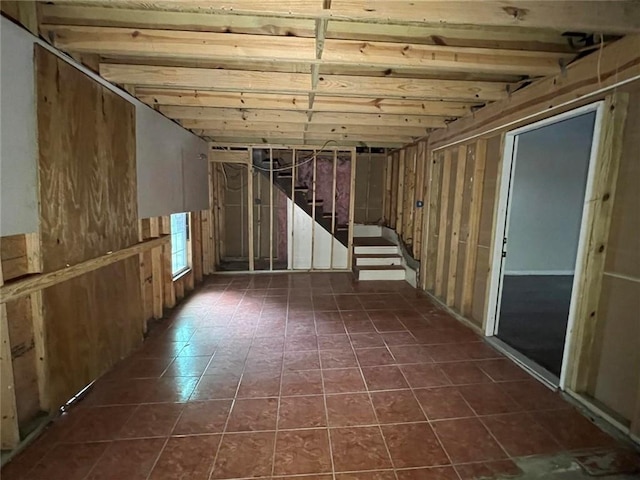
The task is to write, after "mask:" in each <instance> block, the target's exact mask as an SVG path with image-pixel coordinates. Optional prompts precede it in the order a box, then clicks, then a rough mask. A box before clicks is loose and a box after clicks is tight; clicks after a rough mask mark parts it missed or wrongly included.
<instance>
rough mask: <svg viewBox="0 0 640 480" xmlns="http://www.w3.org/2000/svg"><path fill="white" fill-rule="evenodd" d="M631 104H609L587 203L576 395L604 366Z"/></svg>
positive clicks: (614, 98) (572, 379)
mask: <svg viewBox="0 0 640 480" xmlns="http://www.w3.org/2000/svg"><path fill="white" fill-rule="evenodd" d="M628 102H629V96H628V94H626V93H615V94H613V95H610V96H608V97H607V98H606V100H605V105H604V113H603V118H602V126H601V133H600V143H599V145H598V153H597V157H596V166H595V174H594V185H593V189H592V192H591V198H589V199H588V202H587V203H588V204H589V205H590V208H589V209H588V210H587V212H586V213H585V214H586V215H587V222H586V225H588V226H589V227H588V228H589V231H588V232H587V242H586V247H585V249H584V252H583V254H582V258H581V259H579V264H581V265H582V272H583V273H582V277H581V282H580V285H579V286H578V292H580V293H579V295H578V298H577V300H576V302H577V305H578V306H577V309H576V313H575V324H574V328H573V331H572V332H569V335H571V337H570V338H571V350H570V352H569V355H570V362H569V373H568V376H567V379H568V384H569V387H570V388H571V389H572V390H573V391H574V392H577V393H582V392H586V391H588V389H589V387H590V386H591V385H592V384H593V382H594V381H595V379H596V377H597V372H598V367H599V364H600V362H599V359H600V350H601V348H600V344H601V343H600V342H601V341H602V334H601V330H602V318H601V315H600V312H599V309H598V308H599V301H600V292H601V289H602V277H603V273H604V265H605V259H606V255H607V250H608V249H607V246H608V240H609V230H610V226H611V214H612V211H613V206H614V203H615V195H616V185H617V180H618V171H619V167H620V157H621V155H622V143H623V132H624V126H625V121H626V117H627V105H628Z"/></svg>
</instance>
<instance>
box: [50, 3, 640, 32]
mask: <svg viewBox="0 0 640 480" xmlns="http://www.w3.org/2000/svg"><path fill="white" fill-rule="evenodd" d="M56 3H60V4H66V5H79V6H87V5H109V6H112V7H120V8H131V9H138V10H139V9H149V10H152V11H153V10H165V11H178V12H193V13H235V14H243V15H272V16H279V17H296V18H297V17H301V18H316V17H319V18H322V17H324V18H338V19H345V20H360V21H381V20H382V21H387V22H392V23H410V24H416V23H421V22H422V23H430V24H435V25H442V24H445V25H488V26H508V27H532V28H542V29H549V30H557V31H561V32H564V31H586V32H594V31H596V32H597V31H602V32H607V33H616V32H617V33H632V32H638V31H640V20H639V19H638V17H637V15H634V12H635V9H634V8H635V5H634V1H633V0H622V1H617V2H609V1H606V0H604V1H603V0H599V1H592V2H589V8H584V4H583V3H582V2H580V1H575V0H558V1H555V2H539V1H535V0H524V1H519V2H518V3H517V6H509V5H506V6H505V4H504V3H503V2H501V1H499V0H485V1H482V2H468V1H463V0H441V1H436V0H366V1H362V0H332V2H331V8H330V9H324V8H323V6H324V3H323V2H322V1H320V0H288V1H286V2H282V1H281V0H262V1H260V2H256V1H254V0H227V1H225V2H216V3H210V2H175V3H174V2H155V3H153V2H151V3H150V2H144V1H130V0H95V1H90V2H88V1H70V0H64V1H60V2H56Z"/></svg>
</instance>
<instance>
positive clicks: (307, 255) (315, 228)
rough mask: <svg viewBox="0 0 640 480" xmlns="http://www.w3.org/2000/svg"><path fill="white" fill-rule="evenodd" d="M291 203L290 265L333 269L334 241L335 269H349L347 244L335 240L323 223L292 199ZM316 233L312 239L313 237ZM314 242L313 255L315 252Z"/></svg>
mask: <svg viewBox="0 0 640 480" xmlns="http://www.w3.org/2000/svg"><path fill="white" fill-rule="evenodd" d="M287 204H288V217H289V220H288V228H289V257H288V258H289V268H290V269H293V270H309V269H311V268H313V269H329V268H331V255H332V250H331V248H332V247H331V243H333V268H334V269H343V268H347V263H348V262H347V258H348V254H347V247H345V246H344V245H342V243H340V242H339V241H338V240H336V239H335V238H334V237H333V236H332V235H331V234H330V233H329V232H327V231H326V230H325V229H324V228H323V227H322V226H320V225H318V224H317V223H315V222H314V221H313V219H312V218H311V217H310V216H309V215H308V214H307V212H305V211H304V210H302V209H301V208H300V207H298V206H297V205H296V204H295V203H293V202H292V201H291V199H287ZM312 236H313V239H312ZM312 242H313V257H312V255H311V252H312Z"/></svg>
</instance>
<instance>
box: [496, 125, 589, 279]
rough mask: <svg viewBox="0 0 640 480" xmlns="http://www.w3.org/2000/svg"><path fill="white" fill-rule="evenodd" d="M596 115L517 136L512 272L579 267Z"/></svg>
mask: <svg viewBox="0 0 640 480" xmlns="http://www.w3.org/2000/svg"><path fill="white" fill-rule="evenodd" d="M594 122H595V112H591V113H588V114H585V115H580V116H579V117H575V118H570V119H568V120H565V121H562V122H559V123H554V124H552V125H548V126H546V127H542V128H539V129H537V130H533V131H530V132H526V133H523V134H521V135H518V137H517V148H516V158H515V166H514V173H513V175H512V178H511V183H512V185H513V186H512V192H511V198H510V199H509V203H510V209H511V212H510V220H509V228H508V232H507V234H506V236H507V239H508V241H507V259H506V262H505V270H506V273H507V274H518V273H523V272H526V273H527V274H529V273H532V272H544V273H545V274H549V273H551V272H555V273H559V274H570V273H572V272H573V270H574V269H575V263H576V255H577V251H578V238H579V235H580V224H581V221H582V210H583V207H584V192H585V188H586V182H587V171H588V168H589V158H590V153H591V142H592V137H593V126H594Z"/></svg>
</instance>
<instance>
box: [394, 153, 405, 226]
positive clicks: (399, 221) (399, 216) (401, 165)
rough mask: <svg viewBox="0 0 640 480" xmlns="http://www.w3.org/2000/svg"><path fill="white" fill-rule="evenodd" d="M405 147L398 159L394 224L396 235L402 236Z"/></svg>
mask: <svg viewBox="0 0 640 480" xmlns="http://www.w3.org/2000/svg"><path fill="white" fill-rule="evenodd" d="M405 155H406V151H405V149H402V150H400V153H399V160H398V193H397V198H398V199H397V201H396V224H395V229H396V232H397V233H398V236H400V237H402V221H403V218H404V176H405Z"/></svg>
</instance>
